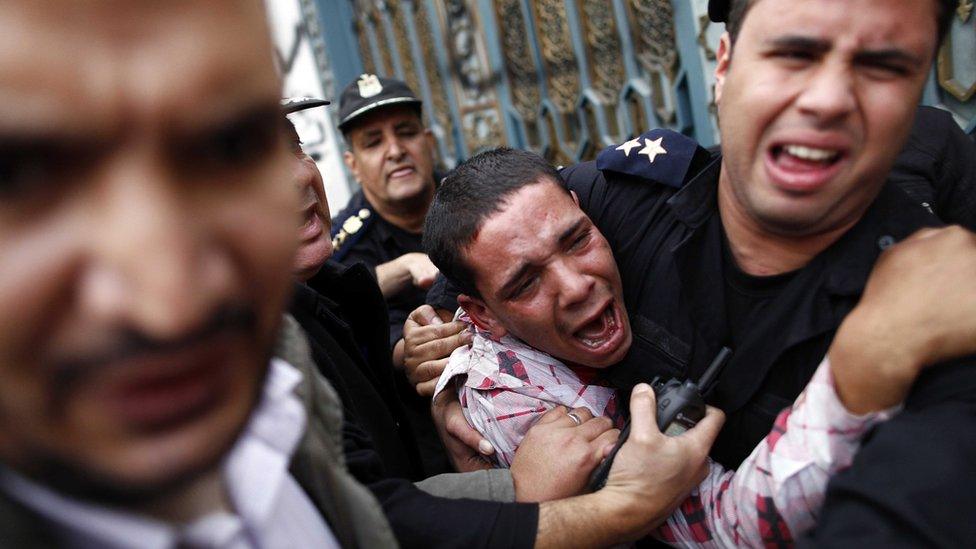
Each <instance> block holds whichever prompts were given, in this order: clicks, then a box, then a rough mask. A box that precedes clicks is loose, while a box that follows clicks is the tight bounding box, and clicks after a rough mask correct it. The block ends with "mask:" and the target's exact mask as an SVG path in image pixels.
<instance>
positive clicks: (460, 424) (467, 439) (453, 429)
mask: <svg viewBox="0 0 976 549" xmlns="http://www.w3.org/2000/svg"><path fill="white" fill-rule="evenodd" d="M444 430H445V431H447V433H448V434H449V435H451V436H452V437H454V438H456V439H457V440H459V441H461V442H462V443H464V445H465V446H467V447H469V448H471V449H472V450H475V451H477V452H478V453H479V454H482V455H486V456H489V455H491V454H494V453H495V447H494V446H492V445H491V443H490V442H488V441H487V440H485V438H484V437H482V436H481V433H479V432H478V431H476V430H475V429H474V428H473V427H471V426H470V425H468V421H467V420H466V419H465V418H464V412H462V411H461V406H460V405H458V406H452V407H450V408H449V409H448V411H447V417H446V419H445V422H444Z"/></svg>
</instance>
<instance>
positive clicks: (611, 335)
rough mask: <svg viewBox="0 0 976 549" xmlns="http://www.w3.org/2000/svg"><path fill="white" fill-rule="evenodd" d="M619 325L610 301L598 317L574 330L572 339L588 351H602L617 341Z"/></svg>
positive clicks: (615, 309)
mask: <svg viewBox="0 0 976 549" xmlns="http://www.w3.org/2000/svg"><path fill="white" fill-rule="evenodd" d="M620 324H621V322H620V318H619V317H618V312H617V308H616V307H615V306H614V303H613V301H611V302H610V303H609V304H608V305H607V306H606V307H605V308H604V309H603V311H602V312H601V313H600V314H599V315H597V316H596V317H595V318H593V319H592V320H590V321H589V322H587V323H586V324H584V325H583V327H581V328H580V329H579V330H576V332H574V333H573V337H574V338H576V340H577V341H579V342H580V343H581V344H582V345H583V346H584V347H586V348H587V349H589V350H594V351H595V350H602V349H605V348H607V347H608V346H610V345H611V344H612V343H613V342H614V341H615V340H616V339H617V336H618V335H619V334H620Z"/></svg>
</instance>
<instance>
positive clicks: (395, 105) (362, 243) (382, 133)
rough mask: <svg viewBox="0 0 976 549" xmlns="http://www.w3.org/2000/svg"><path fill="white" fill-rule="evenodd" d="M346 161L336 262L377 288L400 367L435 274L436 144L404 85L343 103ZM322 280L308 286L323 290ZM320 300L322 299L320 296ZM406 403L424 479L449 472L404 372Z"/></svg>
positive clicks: (375, 85)
mask: <svg viewBox="0 0 976 549" xmlns="http://www.w3.org/2000/svg"><path fill="white" fill-rule="evenodd" d="M339 129H340V130H341V131H342V134H343V136H344V138H345V141H346V145H347V147H348V149H347V150H346V152H345V153H344V160H345V162H346V165H347V166H348V167H349V170H350V171H351V172H352V174H353V175H354V176H355V177H356V180H357V181H358V182H359V183H360V185H361V188H360V190H359V191H357V192H356V193H355V194H354V195H353V197H352V198H351V199H350V201H349V204H348V205H347V206H346V208H345V209H343V210H342V212H340V213H339V214H338V215H337V216H336V217H335V219H334V220H333V225H332V241H333V246H334V248H335V252H334V255H333V260H334V261H336V262H338V263H340V264H342V265H345V266H353V265H361V266H363V267H364V268H366V269H368V270H369V271H370V272H371V273H372V274H373V276H374V278H375V279H376V281H377V282H378V284H379V287H380V290H381V291H382V293H383V297H384V298H385V299H386V304H387V308H388V311H389V313H388V319H387V326H388V335H389V347H390V349H391V352H392V357H393V363H394V365H395V366H399V364H400V362H401V358H400V346H399V345H398V342H399V340H400V338H401V335H402V331H403V324H404V322H405V321H406V319H407V315H408V314H409V313H410V311H412V310H413V309H415V308H416V307H417V306H419V305H421V304H422V303H423V301H424V296H425V295H426V291H427V288H428V287H429V286H430V284H431V283H432V282H433V280H434V277H435V276H436V274H437V269H436V268H435V267H434V266H433V264H432V263H431V262H430V260H429V259H428V258H427V255H426V254H424V253H423V247H422V245H421V232H420V231H421V228H422V226H423V220H424V217H425V216H426V215H427V208H428V207H429V206H430V201H431V199H432V198H433V194H434V188H435V175H434V151H435V141H434V137H433V134H432V133H431V132H430V130H428V129H426V128H425V127H424V124H423V120H422V118H421V101H420V99H418V98H417V96H416V95H415V94H414V93H413V91H412V90H411V89H410V88H409V87H408V86H407V85H406V84H405V83H403V82H401V81H399V80H394V79H390V78H383V77H378V76H376V75H372V74H364V75H362V76H360V78H359V79H357V80H356V81H354V82H352V83H351V84H349V85H348V86H347V87H346V88H345V90H343V92H342V96H341V98H340V100H339ZM320 284H323V283H322V282H321V281H320V280H318V279H317V278H313V279H312V280H310V281H309V285H310V286H311V287H312V288H313V289H316V290H320V289H321V288H320ZM320 293H321V292H320ZM396 383H397V386H398V393H399V395H400V399H401V400H402V401H403V403H404V405H405V406H406V408H407V411H408V414H409V417H410V420H411V423H412V424H413V428H414V432H415V435H416V437H417V443H418V445H419V446H420V450H421V455H422V458H423V465H424V470H425V473H426V474H428V475H432V474H437V473H442V472H447V471H450V470H451V465H450V462H449V461H448V459H447V456H446V454H445V452H444V449H443V446H442V444H441V442H440V438H439V437H438V436H437V431H436V429H435V427H434V425H433V423H432V422H431V419H430V405H429V401H427V400H426V399H424V398H421V397H420V396H418V395H417V393H416V392H415V391H414V389H413V387H412V386H411V385H410V383H409V382H408V381H407V380H406V378H405V377H404V376H403V374H402V373H401V372H399V371H398V372H397V373H396Z"/></svg>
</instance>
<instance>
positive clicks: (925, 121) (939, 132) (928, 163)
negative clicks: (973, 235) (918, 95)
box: [889, 107, 976, 231]
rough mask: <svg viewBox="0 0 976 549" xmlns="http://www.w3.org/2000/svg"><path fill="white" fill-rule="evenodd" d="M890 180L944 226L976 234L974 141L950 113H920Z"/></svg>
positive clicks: (924, 110) (923, 110)
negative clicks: (929, 210) (929, 209)
mask: <svg viewBox="0 0 976 549" xmlns="http://www.w3.org/2000/svg"><path fill="white" fill-rule="evenodd" d="M889 180H890V181H892V182H893V183H895V184H896V185H898V186H899V187H901V188H902V189H904V190H905V192H907V193H908V195H909V196H911V197H912V198H913V199H914V200H916V201H917V202H919V203H920V204H924V205H926V207H929V208H931V209H932V210H934V211H935V213H936V214H937V215H938V216H939V219H941V220H942V221H944V222H946V223H951V224H958V225H962V226H963V227H966V228H967V229H969V230H970V231H976V141H973V139H972V138H971V137H970V136H968V135H966V133H965V132H963V131H962V129H961V128H960V127H959V125H958V124H956V121H955V120H953V119H952V115H951V114H949V112H948V111H944V110H942V109H937V108H935V107H919V108H918V111H917V112H916V114H915V125H914V126H913V127H912V132H911V134H910V135H909V136H908V142H907V143H905V147H904V148H903V149H902V151H901V153H900V154H899V155H898V158H897V159H895V166H894V169H892V171H891V177H890V178H889Z"/></svg>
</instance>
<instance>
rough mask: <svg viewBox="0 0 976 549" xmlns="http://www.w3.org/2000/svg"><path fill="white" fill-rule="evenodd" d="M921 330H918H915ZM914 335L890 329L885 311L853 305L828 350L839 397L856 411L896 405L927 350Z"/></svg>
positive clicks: (912, 379)
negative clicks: (879, 312)
mask: <svg viewBox="0 0 976 549" xmlns="http://www.w3.org/2000/svg"><path fill="white" fill-rule="evenodd" d="M916 332H918V330H916ZM912 335H914V334H905V335H903V336H902V335H899V334H898V333H896V332H894V331H892V330H890V329H889V327H888V325H887V324H886V319H885V318H884V315H883V314H878V313H876V312H874V311H872V310H870V309H854V311H852V312H851V314H850V315H848V317H847V318H846V319H844V322H843V323H842V324H841V327H840V329H839V330H838V332H837V336H836V337H835V338H834V341H833V343H832V344H831V346H830V350H829V351H828V357H829V359H830V362H831V373H832V375H833V379H834V385H835V387H836V390H837V396H838V397H839V399H840V401H841V403H843V405H844V407H845V408H847V410H849V411H850V412H851V413H853V414H866V413H869V412H874V411H878V410H884V409H887V408H891V407H892V406H897V405H898V404H900V403H901V402H903V401H904V400H905V396H906V395H907V394H908V391H909V390H910V389H911V387H912V383H913V382H914V381H915V379H916V378H917V377H918V374H919V372H920V371H921V368H922V364H921V360H922V359H920V358H917V357H920V356H923V355H924V354H925V352H926V351H925V350H924V347H923V344H922V343H921V342H919V343H914V342H913V337H912Z"/></svg>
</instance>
